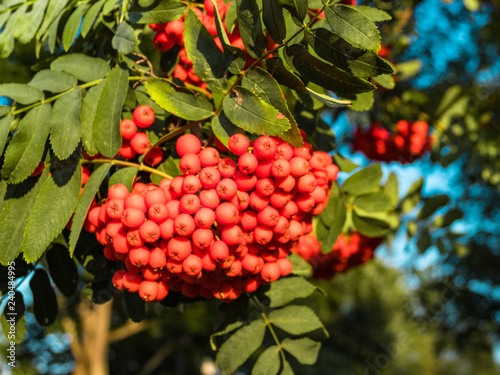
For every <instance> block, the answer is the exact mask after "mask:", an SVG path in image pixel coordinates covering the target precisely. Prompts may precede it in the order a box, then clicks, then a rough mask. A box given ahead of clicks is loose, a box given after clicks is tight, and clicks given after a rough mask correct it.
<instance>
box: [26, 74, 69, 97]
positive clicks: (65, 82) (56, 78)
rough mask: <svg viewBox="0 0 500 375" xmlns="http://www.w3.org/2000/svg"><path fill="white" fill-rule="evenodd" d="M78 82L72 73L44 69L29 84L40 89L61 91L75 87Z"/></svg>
mask: <svg viewBox="0 0 500 375" xmlns="http://www.w3.org/2000/svg"><path fill="white" fill-rule="evenodd" d="M77 83H78V82H77V80H76V78H75V77H74V76H73V75H71V74H68V73H65V72H58V71H56V70H50V69H44V70H40V71H39V72H38V73H37V74H35V76H34V77H33V79H32V80H31V81H30V82H29V83H28V85H30V86H32V87H36V88H37V89H39V90H43V91H50V92H52V93H59V92H63V91H66V90H69V89H71V88H73V87H75V86H76V84H77Z"/></svg>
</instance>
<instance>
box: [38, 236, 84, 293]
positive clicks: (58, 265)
mask: <svg viewBox="0 0 500 375" xmlns="http://www.w3.org/2000/svg"><path fill="white" fill-rule="evenodd" d="M46 257H47V264H48V266H49V273H50V277H51V278H52V281H53V282H54V284H56V286H57V288H58V289H59V290H60V291H61V293H62V294H64V295H65V296H66V297H70V296H71V295H73V293H74V292H75V290H76V284H77V282H78V270H77V268H76V264H75V262H74V261H73V259H71V257H70V255H69V252H68V249H67V248H66V246H63V245H61V244H57V243H56V244H54V245H52V247H51V249H50V250H49V251H48V252H47V255H46Z"/></svg>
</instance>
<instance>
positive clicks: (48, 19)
mask: <svg viewBox="0 0 500 375" xmlns="http://www.w3.org/2000/svg"><path fill="white" fill-rule="evenodd" d="M68 1H69V0H50V1H49V4H48V5H47V10H46V11H45V16H44V17H43V22H42V25H41V26H40V28H39V29H38V31H37V33H36V39H37V40H40V39H41V38H42V36H43V35H44V34H45V32H46V31H47V30H49V27H51V26H52V25H54V23H55V20H56V19H57V18H60V17H61V14H62V12H63V9H64V8H65V7H66V4H67V3H68Z"/></svg>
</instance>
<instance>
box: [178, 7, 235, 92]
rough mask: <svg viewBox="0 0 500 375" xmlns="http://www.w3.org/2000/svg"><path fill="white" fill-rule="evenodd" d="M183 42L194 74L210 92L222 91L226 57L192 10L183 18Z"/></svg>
mask: <svg viewBox="0 0 500 375" xmlns="http://www.w3.org/2000/svg"><path fill="white" fill-rule="evenodd" d="M184 43H185V46H186V52H187V55H188V57H189V59H190V60H191V61H192V62H193V69H194V71H195V73H196V75H197V76H198V77H200V78H201V79H202V80H203V81H204V82H206V84H207V86H208V88H209V89H210V90H211V91H212V92H224V90H225V88H226V73H225V72H226V69H227V67H226V59H225V57H224V54H223V53H222V51H221V50H220V49H219V47H217V45H216V44H215V41H214V38H213V37H212V35H210V33H209V32H208V31H207V29H206V28H205V26H204V25H203V24H202V23H201V21H200V19H199V18H198V16H197V15H196V14H195V13H194V12H193V11H192V10H190V11H189V12H188V13H187V15H186V18H185V31H184Z"/></svg>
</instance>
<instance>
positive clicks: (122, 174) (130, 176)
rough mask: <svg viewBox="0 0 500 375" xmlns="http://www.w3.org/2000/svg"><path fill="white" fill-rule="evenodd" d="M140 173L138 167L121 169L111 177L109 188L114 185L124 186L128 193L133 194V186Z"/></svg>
mask: <svg viewBox="0 0 500 375" xmlns="http://www.w3.org/2000/svg"><path fill="white" fill-rule="evenodd" d="M137 172H139V168H137V167H126V168H122V169H119V170H118V171H116V172H115V173H113V174H112V175H111V178H110V179H109V182H108V188H109V187H111V186H112V185H116V184H123V185H125V186H126V187H127V189H128V191H130V192H132V186H133V184H134V179H135V177H136V176H137Z"/></svg>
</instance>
